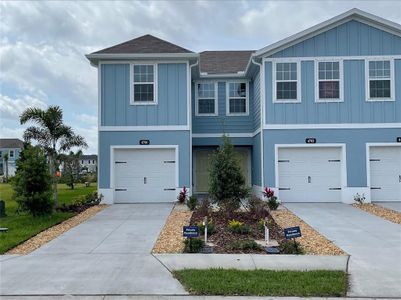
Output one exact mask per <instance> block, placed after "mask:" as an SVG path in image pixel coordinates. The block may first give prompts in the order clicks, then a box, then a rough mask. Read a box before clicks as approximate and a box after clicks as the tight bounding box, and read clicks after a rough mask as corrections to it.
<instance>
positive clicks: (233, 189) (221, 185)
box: [209, 135, 249, 214]
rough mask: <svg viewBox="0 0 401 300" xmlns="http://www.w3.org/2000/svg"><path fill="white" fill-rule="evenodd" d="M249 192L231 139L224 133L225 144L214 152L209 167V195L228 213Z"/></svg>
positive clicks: (238, 204) (233, 209)
mask: <svg viewBox="0 0 401 300" xmlns="http://www.w3.org/2000/svg"><path fill="white" fill-rule="evenodd" d="M248 194H249V189H248V188H247V187H246V184H245V178H244V176H243V175H242V172H241V166H240V163H239V161H238V160H237V158H236V156H235V152H234V146H233V145H232V144H231V142H230V139H229V138H228V137H227V136H226V135H223V145H221V146H219V148H217V150H216V151H215V152H214V153H213V154H212V156H211V160H210V168H209V195H210V196H211V197H212V200H213V201H214V202H215V203H217V204H218V205H219V207H220V208H221V209H222V210H223V211H225V212H226V213H227V214H229V213H232V212H233V211H235V210H236V209H238V208H239V207H240V205H241V199H243V198H245V197H246V196H247V195H248Z"/></svg>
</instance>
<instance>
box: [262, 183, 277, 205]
mask: <svg viewBox="0 0 401 300" xmlns="http://www.w3.org/2000/svg"><path fill="white" fill-rule="evenodd" d="M263 196H265V197H266V198H267V206H269V208H270V209H271V210H276V209H277V208H278V207H279V205H280V202H279V201H278V200H277V197H276V196H274V191H273V190H272V189H270V188H268V187H265V188H264V190H263Z"/></svg>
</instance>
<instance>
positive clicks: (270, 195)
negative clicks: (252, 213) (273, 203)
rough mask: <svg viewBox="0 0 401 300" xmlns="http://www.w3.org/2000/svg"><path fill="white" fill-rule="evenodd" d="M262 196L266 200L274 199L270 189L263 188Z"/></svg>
mask: <svg viewBox="0 0 401 300" xmlns="http://www.w3.org/2000/svg"><path fill="white" fill-rule="evenodd" d="M263 196H265V197H266V198H271V197H274V191H273V190H272V189H271V188H268V187H265V189H264V190H263Z"/></svg>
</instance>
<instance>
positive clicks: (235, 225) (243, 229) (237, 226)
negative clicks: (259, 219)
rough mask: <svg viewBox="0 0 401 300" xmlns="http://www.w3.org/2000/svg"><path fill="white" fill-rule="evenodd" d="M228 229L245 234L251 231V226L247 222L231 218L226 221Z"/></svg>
mask: <svg viewBox="0 0 401 300" xmlns="http://www.w3.org/2000/svg"><path fill="white" fill-rule="evenodd" d="M228 230H230V231H231V232H234V233H239V234H247V233H249V232H250V231H251V228H250V227H249V226H248V225H247V224H244V222H240V221H237V220H231V221H230V222H228Z"/></svg>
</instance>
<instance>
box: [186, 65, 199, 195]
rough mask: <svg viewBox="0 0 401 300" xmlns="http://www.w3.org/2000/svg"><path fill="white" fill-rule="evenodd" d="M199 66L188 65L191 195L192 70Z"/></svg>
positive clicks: (190, 191) (191, 186)
mask: <svg viewBox="0 0 401 300" xmlns="http://www.w3.org/2000/svg"><path fill="white" fill-rule="evenodd" d="M198 64H199V60H197V61H196V62H195V63H194V64H192V65H190V64H189V63H188V87H187V89H188V105H189V106H188V126H189V185H190V189H189V193H190V196H192V193H193V188H194V185H193V154H192V152H193V151H192V68H193V67H195V66H197V65H198Z"/></svg>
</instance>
